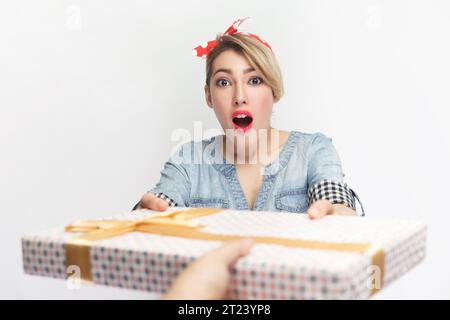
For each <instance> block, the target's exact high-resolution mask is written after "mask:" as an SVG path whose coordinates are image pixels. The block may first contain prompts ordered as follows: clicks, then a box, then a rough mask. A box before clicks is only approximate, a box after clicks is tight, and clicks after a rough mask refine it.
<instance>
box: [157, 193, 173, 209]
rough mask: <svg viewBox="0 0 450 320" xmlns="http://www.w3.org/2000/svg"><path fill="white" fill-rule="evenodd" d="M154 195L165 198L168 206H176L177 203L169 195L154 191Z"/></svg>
mask: <svg viewBox="0 0 450 320" xmlns="http://www.w3.org/2000/svg"><path fill="white" fill-rule="evenodd" d="M155 196H157V197H158V198H160V199H163V200H165V201H166V202H167V203H168V204H169V207H178V204H177V203H176V202H175V201H174V200H172V199H171V198H170V197H169V196H166V195H165V194H164V193H162V192H160V193H156V194H155Z"/></svg>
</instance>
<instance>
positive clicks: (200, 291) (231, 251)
mask: <svg viewBox="0 0 450 320" xmlns="http://www.w3.org/2000/svg"><path fill="white" fill-rule="evenodd" d="M252 244H253V243H252V240H250V239H246V240H239V241H232V242H229V243H227V244H225V245H223V246H221V247H219V248H217V249H215V250H213V251H211V252H208V253H207V254H205V255H203V256H201V257H200V258H198V259H197V260H195V261H194V262H193V263H192V264H191V265H190V266H189V267H188V268H187V269H186V270H184V271H183V272H182V273H181V274H180V275H179V276H178V277H177V278H176V279H175V281H174V283H173V284H172V286H171V287H170V289H169V290H168V292H167V293H166V294H165V295H164V296H163V297H162V298H163V299H169V300H172V299H173V300H198V299H201V300H213V299H214V300H216V299H226V298H227V296H226V294H227V289H228V286H229V282H230V278H231V268H232V267H233V266H234V264H235V263H236V262H237V260H238V259H239V258H240V257H242V256H244V255H246V254H247V253H248V252H249V251H250V248H251V246H252Z"/></svg>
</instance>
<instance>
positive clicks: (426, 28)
mask: <svg viewBox="0 0 450 320" xmlns="http://www.w3.org/2000/svg"><path fill="white" fill-rule="evenodd" d="M243 16H250V17H251V19H250V20H248V21H246V22H245V23H244V25H243V26H242V31H248V32H253V33H256V34H258V35H260V36H262V37H263V38H265V39H266V40H267V41H268V42H269V43H270V44H271V46H272V47H273V49H274V51H275V53H276V55H277V57H278V59H279V62H280V65H281V68H282V71H283V76H284V81H285V87H286V95H285V97H284V98H283V99H282V100H281V101H280V102H279V103H278V104H276V105H275V108H274V110H275V113H274V117H273V124H274V126H275V127H277V128H282V129H285V130H300V131H304V132H323V133H325V134H326V135H328V136H330V137H332V138H333V142H334V144H335V146H336V148H337V150H338V152H339V154H340V157H341V160H342V163H343V166H344V170H345V173H346V179H347V182H348V183H349V184H350V185H351V186H352V187H353V188H354V189H355V190H356V191H357V192H358V193H359V195H360V197H361V199H362V200H363V203H364V205H365V209H366V212H367V214H368V215H369V216H371V217H404V218H419V219H422V220H424V221H426V222H427V224H428V226H429V238H428V240H429V241H428V247H427V249H428V252H427V258H426V260H425V261H424V262H423V263H422V264H421V265H420V266H418V267H417V268H415V269H414V270H412V271H411V272H410V273H408V274H407V275H405V276H404V277H403V278H402V279H400V280H398V281H397V282H396V283H394V284H392V285H391V286H390V287H388V288H386V289H385V290H384V291H383V292H382V293H381V294H380V295H379V296H378V298H380V299H391V298H404V299H419V298H424V299H429V298H445V299H448V298H450V275H449V272H448V270H450V250H449V249H448V245H449V243H450V237H449V234H450V231H449V230H448V229H449V224H450V218H449V215H450V211H449V205H448V198H449V194H448V192H449V188H448V183H449V181H450V180H449V178H450V174H449V169H448V164H449V163H450V152H449V149H450V127H449V125H448V123H449V120H450V117H449V116H450V112H449V111H448V109H449V108H450V94H449V91H450V90H449V89H450V62H449V58H448V57H450V41H449V31H450V2H449V1H447V0H441V1H437V0H436V1H430V0H427V1H425V0H424V1H412V0H409V1H407V0H395V1H394V0H391V1H376V0H370V1H369V0H351V1H350V0H341V1H333V0H326V1H318V0H314V1H313V0H310V1H281V0H278V1H265V0H258V1H256V0H255V1H240V0H238V1H234V0H227V1H199V0H198V1H193V0H189V1H181V0H179V1H174V0H172V1H131V0H130V1H111V0H91V1H87V0H86V1H81V0H79V1H77V0H72V1H62V0H53V1H50V0H40V1H32V0H22V1H19V0H11V1H9V0H7V1H4V0H3V1H2V2H1V4H0V147H1V149H0V152H1V154H0V213H1V231H0V232H1V233H0V234H1V239H0V240H1V242H0V243H1V259H0V261H1V274H0V283H1V285H0V298H63V299H66V298H67V299H69V298H144V299H146V298H151V297H152V295H149V294H146V293H140V292H134V291H131V292H130V291H125V290H120V289H111V288H105V287H96V286H93V287H92V286H88V287H83V288H82V289H81V290H75V291H73V290H67V289H66V287H65V283H64V281H61V280H53V279H45V278H39V277H31V276H26V275H24V274H23V271H22V262H21V249H20V237H21V236H22V235H24V234H26V233H28V232H33V231H39V230H43V229H47V228H49V227H53V226H57V225H64V224H67V223H68V222H71V221H73V220H75V219H83V218H95V217H102V216H106V215H111V214H114V213H118V212H123V211H127V210H129V209H130V208H131V207H132V206H133V205H134V204H135V202H136V201H137V200H138V199H139V198H140V196H141V194H142V193H143V192H145V191H146V190H148V189H150V188H151V187H152V186H153V185H154V183H156V182H157V180H158V178H159V173H160V170H161V168H162V165H163V163H164V161H165V160H167V158H168V156H169V154H170V152H171V150H172V148H173V146H175V145H176V144H177V143H178V142H179V141H171V134H172V132H174V131H175V130H176V129H180V128H184V129H186V130H188V131H189V132H191V133H192V134H193V127H194V121H201V123H202V126H203V128H204V129H205V130H206V129H211V128H219V124H218V122H217V120H216V119H215V117H214V114H213V112H212V111H211V110H210V109H208V108H207V106H206V103H205V101H204V97H203V89H202V87H203V83H204V60H202V59H198V58H195V57H193V56H192V55H191V50H192V48H193V47H195V46H197V45H198V44H200V43H203V42H205V41H207V40H212V39H213V38H214V37H215V35H216V34H217V33H219V32H223V31H225V29H226V28H227V27H228V26H229V25H230V24H231V22H233V21H234V20H235V19H236V18H238V17H243ZM200 138H201V137H200Z"/></svg>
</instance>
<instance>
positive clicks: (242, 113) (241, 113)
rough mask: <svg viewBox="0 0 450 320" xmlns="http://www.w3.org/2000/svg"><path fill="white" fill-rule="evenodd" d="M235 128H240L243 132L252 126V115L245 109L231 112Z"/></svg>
mask: <svg viewBox="0 0 450 320" xmlns="http://www.w3.org/2000/svg"><path fill="white" fill-rule="evenodd" d="M231 117H232V120H233V124H234V128H235V129H242V130H243V131H244V132H246V131H247V130H249V129H250V128H251V127H252V122H253V115H252V114H251V113H250V112H249V111H246V110H238V111H235V112H233V115H232V116H231Z"/></svg>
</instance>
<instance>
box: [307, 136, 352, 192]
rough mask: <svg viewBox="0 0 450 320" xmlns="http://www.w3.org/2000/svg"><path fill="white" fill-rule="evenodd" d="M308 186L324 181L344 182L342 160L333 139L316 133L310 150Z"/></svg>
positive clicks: (308, 155)
mask: <svg viewBox="0 0 450 320" xmlns="http://www.w3.org/2000/svg"><path fill="white" fill-rule="evenodd" d="M307 158H308V185H309V186H314V185H316V184H317V183H319V182H320V181H322V180H332V181H336V182H344V173H343V171H342V166H341V160H340V158H339V155H338V153H337V151H336V148H335V147H334V145H333V143H332V140H331V138H328V137H327V136H325V135H324V134H322V133H316V134H315V136H314V138H313V139H312V141H311V145H310V147H309V148H308V154H307Z"/></svg>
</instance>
